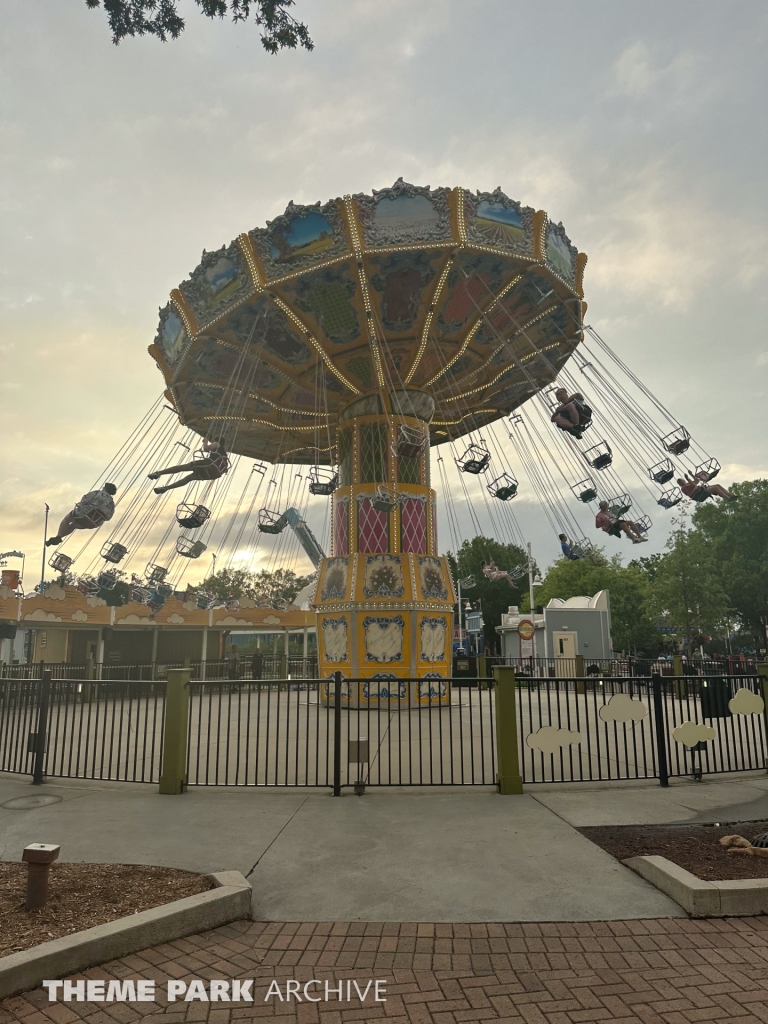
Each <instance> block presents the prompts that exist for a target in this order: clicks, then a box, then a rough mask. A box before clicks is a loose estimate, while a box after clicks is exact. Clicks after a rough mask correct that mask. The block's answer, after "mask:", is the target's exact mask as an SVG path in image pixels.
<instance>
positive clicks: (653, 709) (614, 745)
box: [517, 674, 768, 784]
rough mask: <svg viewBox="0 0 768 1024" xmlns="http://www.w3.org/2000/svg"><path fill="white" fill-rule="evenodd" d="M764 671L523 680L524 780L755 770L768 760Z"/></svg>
mask: <svg viewBox="0 0 768 1024" xmlns="http://www.w3.org/2000/svg"><path fill="white" fill-rule="evenodd" d="M763 696H764V695H763V686H762V680H761V679H760V678H759V677H758V676H743V677H738V678H736V677H732V676H731V677H727V676H706V677H705V676H697V677H691V676H686V677H683V678H676V679H669V678H667V677H663V676H660V675H658V674H656V675H654V676H651V677H645V678H594V677H593V678H589V679H584V678H582V679H556V680H552V679H548V680H537V679H528V680H526V679H520V680H518V687H517V719H518V729H519V732H520V739H521V743H520V758H521V772H522V776H523V781H524V782H526V783H533V782H586V781H590V782H592V781H598V780H603V779H605V780H609V779H645V778H658V779H660V781H661V782H662V784H666V781H667V780H668V779H669V778H670V777H673V776H683V775H690V776H694V777H701V776H702V775H703V774H710V773H720V772H737V771H750V770H755V769H759V768H765V767H767V766H768V764H767V762H766V717H765V704H764V699H763Z"/></svg>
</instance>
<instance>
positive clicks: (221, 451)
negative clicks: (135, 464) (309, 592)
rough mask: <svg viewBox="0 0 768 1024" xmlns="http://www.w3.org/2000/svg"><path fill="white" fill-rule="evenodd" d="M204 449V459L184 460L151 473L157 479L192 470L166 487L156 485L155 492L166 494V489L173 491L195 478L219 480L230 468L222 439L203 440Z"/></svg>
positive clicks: (150, 476)
mask: <svg viewBox="0 0 768 1024" xmlns="http://www.w3.org/2000/svg"><path fill="white" fill-rule="evenodd" d="M203 451H204V452H206V453H207V454H206V457H205V458H204V459H198V460H197V461H192V462H183V463H182V464H181V465H180V466H169V467H168V468H167V469H158V470H156V471H155V472H154V473H149V474H148V476H149V479H150V480H157V479H159V478H160V477H161V476H167V475H169V474H171V473H184V472H185V471H186V470H190V471H191V472H190V473H189V476H185V477H182V479H181V480H176V481H175V482H174V483H172V484H166V485H165V486H164V487H156V488H155V494H165V492H166V491H172V490H173V489H174V487H186V486H187V484H191V483H192V481H193V480H218V478H219V477H220V476H223V475H224V474H225V473H226V472H227V470H228V469H229V459H228V458H227V452H226V450H225V448H224V445H223V444H222V443H221V441H203Z"/></svg>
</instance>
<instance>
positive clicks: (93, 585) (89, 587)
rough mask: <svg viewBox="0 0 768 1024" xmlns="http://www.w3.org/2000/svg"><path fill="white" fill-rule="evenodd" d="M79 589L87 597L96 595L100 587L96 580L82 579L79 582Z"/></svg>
mask: <svg viewBox="0 0 768 1024" xmlns="http://www.w3.org/2000/svg"><path fill="white" fill-rule="evenodd" d="M77 589H78V590H79V591H80V593H81V594H84V595H85V596H86V597H95V596H96V594H98V592H99V589H100V588H99V584H98V583H97V582H96V580H80V581H79V582H78V584H77Z"/></svg>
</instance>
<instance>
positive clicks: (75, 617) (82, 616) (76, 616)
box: [72, 608, 88, 622]
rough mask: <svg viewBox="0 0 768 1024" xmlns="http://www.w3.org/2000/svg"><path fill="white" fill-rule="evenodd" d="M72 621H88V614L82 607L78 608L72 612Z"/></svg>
mask: <svg viewBox="0 0 768 1024" xmlns="http://www.w3.org/2000/svg"><path fill="white" fill-rule="evenodd" d="M72 621H73V622H87V621H88V616H87V614H86V613H85V612H84V611H83V610H82V608H78V609H77V611H76V612H72Z"/></svg>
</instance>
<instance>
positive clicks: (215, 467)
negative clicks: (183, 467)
mask: <svg viewBox="0 0 768 1024" xmlns="http://www.w3.org/2000/svg"><path fill="white" fill-rule="evenodd" d="M192 465H193V466H194V469H195V472H199V471H200V470H201V469H204V470H206V471H207V472H210V474H211V479H212V480H216V479H218V477H220V476H224V474H225V473H228V472H229V468H230V465H231V463H230V461H229V457H228V456H226V455H224V456H221V455H217V454H216V452H207V451H205V450H204V449H203V448H200V449H198V451H196V452H195V453H194V455H193V456H192Z"/></svg>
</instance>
